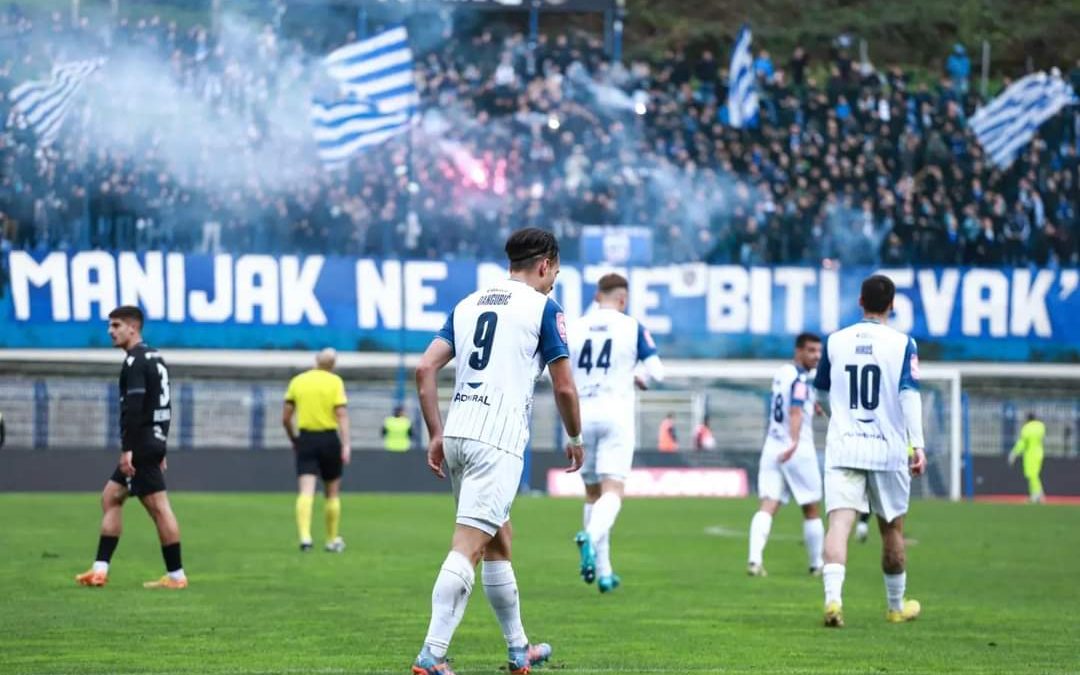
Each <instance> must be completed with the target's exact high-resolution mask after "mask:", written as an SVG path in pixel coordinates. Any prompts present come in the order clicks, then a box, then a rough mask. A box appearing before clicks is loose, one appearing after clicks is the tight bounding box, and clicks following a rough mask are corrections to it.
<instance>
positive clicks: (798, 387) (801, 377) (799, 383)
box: [791, 373, 810, 408]
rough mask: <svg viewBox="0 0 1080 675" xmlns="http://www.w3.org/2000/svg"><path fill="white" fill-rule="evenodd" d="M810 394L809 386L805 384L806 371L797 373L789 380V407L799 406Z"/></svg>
mask: <svg viewBox="0 0 1080 675" xmlns="http://www.w3.org/2000/svg"><path fill="white" fill-rule="evenodd" d="M809 396H810V391H809V387H807V386H806V373H799V374H798V375H797V376H796V377H795V379H794V380H792V382H791V407H792V408H796V407H801V406H802V405H803V404H804V403H806V399H807V398H808V397H809Z"/></svg>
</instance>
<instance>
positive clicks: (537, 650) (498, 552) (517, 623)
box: [481, 521, 551, 675]
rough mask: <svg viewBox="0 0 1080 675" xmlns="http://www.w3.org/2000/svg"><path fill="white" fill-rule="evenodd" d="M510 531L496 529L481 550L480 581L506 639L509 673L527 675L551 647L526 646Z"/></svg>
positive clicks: (549, 652)
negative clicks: (513, 564)
mask: <svg viewBox="0 0 1080 675" xmlns="http://www.w3.org/2000/svg"><path fill="white" fill-rule="evenodd" d="M512 538H513V528H512V527H511V525H510V523H509V521H508V522H507V523H506V524H505V525H503V526H502V527H501V528H499V531H498V532H496V533H495V536H494V537H493V538H492V539H491V541H490V542H488V544H487V546H486V547H484V553H483V558H484V563H483V567H482V570H481V578H482V579H483V583H484V595H486V596H487V599H488V604H490V605H491V609H492V610H494V612H495V618H496V619H498V621H499V626H500V627H501V628H502V631H503V637H504V638H506V648H507V663H508V670H509V671H510V672H511V673H516V674H517V675H523V674H524V673H528V672H529V669H530V668H532V667H533V666H535V665H537V664H540V663H543V662H544V661H547V660H548V659H549V658H550V657H551V645H548V644H544V643H541V644H536V645H531V644H529V638H528V637H526V635H525V627H524V626H523V625H522V623H521V603H520V601H519V595H518V585H517V578H516V577H515V576H514V568H513V566H512V565H511V563H510V551H511V543H512Z"/></svg>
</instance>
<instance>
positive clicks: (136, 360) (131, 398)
mask: <svg viewBox="0 0 1080 675" xmlns="http://www.w3.org/2000/svg"><path fill="white" fill-rule="evenodd" d="M142 327H143V313H142V311H141V310H140V309H139V308H138V307H130V306H124V307H117V308H116V309H114V310H113V311H112V312H110V313H109V337H110V338H112V343H113V346H114V347H119V348H120V349H123V350H124V351H125V352H127V355H126V356H125V358H124V367H123V368H122V369H121V371H120V442H121V444H122V445H121V450H120V464H119V466H117V467H116V471H114V472H113V475H112V477H111V478H109V481H108V482H107V483H105V489H104V490H103V491H102V493H101V509H102V511H103V513H104V515H103V516H102V518H101V537H100V539H99V540H98V551H97V558H96V559H95V562H94V566H93V567H91V568H90V569H89V570H88V571H86V572H84V573H82V574H80V575H78V576H77V577H75V581H77V582H78V583H79V584H80V585H82V586H104V585H105V584H106V582H107V581H108V578H109V561H110V560H111V559H112V554H113V551H115V550H116V545H117V544H118V543H119V542H120V532H121V530H122V529H123V509H124V501H125V500H126V499H127V498H128V496H129V495H130V496H134V497H138V499H139V501H141V502H142V505H143V506H144V507H145V508H146V512H147V513H149V514H150V517H151V518H153V519H154V525H155V526H157V531H158V539H160V540H161V554H162V556H163V557H164V558H165V569H166V572H167V573H166V574H165V576H163V577H161V578H160V579H158V580H157V581H148V582H146V583H145V584H143V586H144V587H145V588H170V589H181V588H187V585H188V582H187V577H186V576H184V568H183V565H181V564H180V526H179V525H177V523H176V516H175V515H173V512H172V507H171V506H170V505H169V495H168V493H167V492H166V491H165V468H166V464H165V441H166V439H167V438H168V436H169V420H170V418H171V416H172V406H171V401H170V399H171V392H170V389H169V369H168V367H167V366H166V365H165V361H164V360H163V359H162V358H161V354H159V353H158V351H157V350H156V349H154V348H153V347H149V346H147V345H146V343H144V342H143V341H142Z"/></svg>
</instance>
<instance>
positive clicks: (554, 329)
mask: <svg viewBox="0 0 1080 675" xmlns="http://www.w3.org/2000/svg"><path fill="white" fill-rule="evenodd" d="M436 337H438V338H441V339H443V340H445V341H447V342H449V343H450V345H451V346H452V347H453V348H454V355H455V356H456V357H457V364H456V365H457V376H456V378H455V383H454V396H453V398H452V399H451V401H450V411H449V413H448V414H447V418H446V427H445V428H444V429H443V434H444V435H445V436H449V437H453V438H466V439H472V440H475V441H480V442H482V443H487V444H488V445H493V446H495V447H497V448H499V449H501V450H504V451H506V452H508V453H510V454H512V455H516V456H518V457H521V456H522V455H523V454H524V452H525V446H526V444H527V443H528V442H529V418H530V415H531V411H532V398H533V389H534V387H535V385H536V378H537V377H539V376H540V373H542V372H543V370H544V367H545V366H546V365H547V364H549V363H551V362H552V361H556V360H558V359H561V358H566V357H567V356H569V352H568V351H567V348H566V319H565V318H564V316H563V312H562V308H561V307H559V303H557V302H555V301H554V300H552V299H551V298H549V297H548V296H546V295H544V294H543V293H540V292H539V291H536V290H534V289H533V288H532V287H531V286H529V285H528V284H525V283H522V282H520V281H515V280H513V279H507V280H506V281H503V282H502V283H500V284H497V285H495V286H492V287H491V288H488V289H487V290H483V291H477V292H476V293H473V294H472V295H470V296H468V297H467V298H465V299H464V300H462V301H461V302H459V303H458V304H457V306H456V307H454V310H453V311H452V312H451V313H450V316H449V317H447V319H446V325H445V326H443V328H442V330H440V331H439V333H438V335H437V336H436Z"/></svg>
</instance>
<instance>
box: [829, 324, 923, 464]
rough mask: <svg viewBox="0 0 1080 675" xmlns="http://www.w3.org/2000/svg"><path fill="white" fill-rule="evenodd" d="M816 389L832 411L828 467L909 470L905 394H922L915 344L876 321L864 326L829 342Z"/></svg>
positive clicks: (855, 327) (842, 332)
mask: <svg viewBox="0 0 1080 675" xmlns="http://www.w3.org/2000/svg"><path fill="white" fill-rule="evenodd" d="M814 386H815V387H817V388H818V389H820V390H822V391H827V392H829V404H830V407H831V408H832V412H831V415H832V416H831V417H830V419H829V434H828V438H827V441H826V446H825V465H826V467H828V468H845V469H862V470H864V471H905V470H907V465H908V452H907V450H908V438H907V425H906V423H905V421H904V412H903V410H901V408H900V392H901V390H904V389H914V390H916V391H918V389H919V355H918V350H917V348H916V346H915V341H914V340H912V339H911V338H910V337H908V336H907V335H905V334H903V333H901V332H900V331H897V330H894V329H892V328H889V327H888V326H885V325H882V324H880V323H878V322H876V321H860V322H859V323H857V324H854V325H852V326H848V327H847V328H844V329H843V330H840V331H838V332H836V333H833V334H832V335H831V336H829V339H828V340H826V342H825V349H824V351H823V353H822V357H821V363H820V364H819V365H818V371H817V377H816V378H815V380H814Z"/></svg>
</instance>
